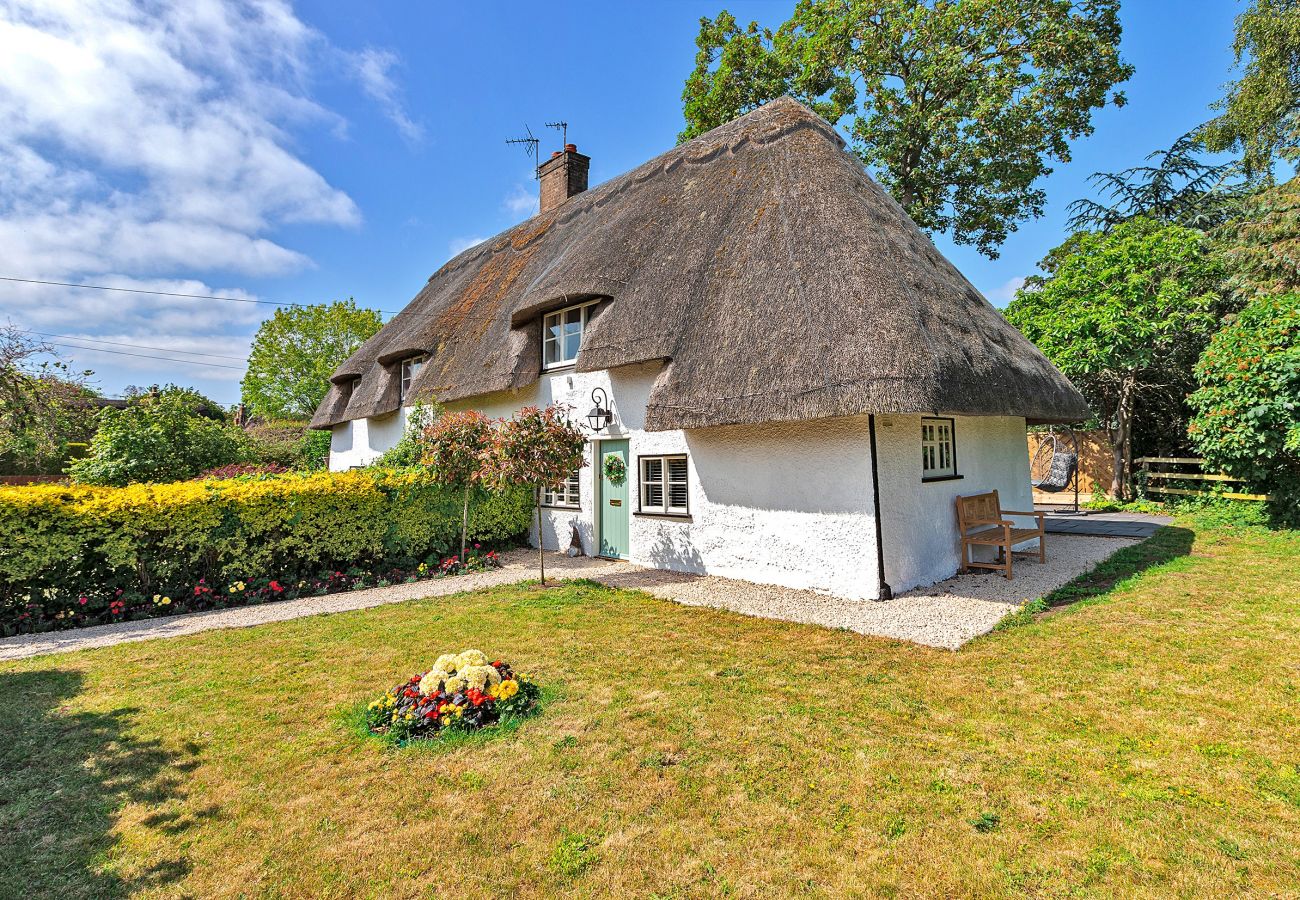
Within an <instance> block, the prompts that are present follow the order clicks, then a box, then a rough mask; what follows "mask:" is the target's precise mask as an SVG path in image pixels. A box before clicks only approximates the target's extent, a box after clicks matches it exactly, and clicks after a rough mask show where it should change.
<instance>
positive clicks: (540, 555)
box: [537, 503, 546, 586]
mask: <svg viewBox="0 0 1300 900" xmlns="http://www.w3.org/2000/svg"><path fill="white" fill-rule="evenodd" d="M537 567H538V568H539V569H541V572H542V585H543V586H545V584H546V547H545V546H544V544H543V541H542V507H541V504H540V503H539V504H538V505H537Z"/></svg>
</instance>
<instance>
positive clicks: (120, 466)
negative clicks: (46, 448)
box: [68, 386, 251, 487]
mask: <svg viewBox="0 0 1300 900" xmlns="http://www.w3.org/2000/svg"><path fill="white" fill-rule="evenodd" d="M196 398H199V395H197V394H195V393H194V392H193V391H188V390H186V389H183V388H175V387H173V386H169V387H168V388H166V389H163V390H161V391H158V392H157V393H149V394H143V395H141V396H139V397H138V398H136V400H135V401H134V402H133V403H131V405H129V406H127V407H126V408H125V409H111V408H110V409H105V410H102V411H101V412H100V414H99V430H98V431H97V432H96V433H95V436H94V438H93V439H92V440H91V442H90V448H89V451H88V452H87V455H86V456H85V457H84V458H83V459H80V460H77V461H76V462H74V463H73V464H72V465H71V466H69V467H68V474H69V475H71V476H72V478H73V480H74V481H78V482H81V483H82V484H99V485H116V486H119V487H120V486H122V485H126V484H131V483H134V482H142V481H154V482H162V481H178V480H182V479H185V478H193V477H194V476H195V475H198V474H199V473H200V472H205V471H207V470H208V469H214V468H216V467H217V466H224V465H228V464H230V463H236V462H245V461H248V460H249V459H250V456H251V451H250V446H249V442H248V440H247V438H246V437H245V435H244V433H243V432H242V431H240V430H239V429H238V428H235V427H232V426H228V425H226V424H225V423H224V422H221V421H216V420H215V419H213V418H210V417H209V416H208V415H204V414H202V413H201V411H200V410H201V409H203V408H205V407H204V403H203V401H202V400H201V399H196ZM218 409H219V407H218ZM217 414H219V413H217Z"/></svg>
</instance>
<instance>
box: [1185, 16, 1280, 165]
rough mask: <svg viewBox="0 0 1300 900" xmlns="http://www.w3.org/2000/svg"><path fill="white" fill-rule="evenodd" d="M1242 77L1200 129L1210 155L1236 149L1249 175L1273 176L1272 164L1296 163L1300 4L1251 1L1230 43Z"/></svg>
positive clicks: (1239, 17)
mask: <svg viewBox="0 0 1300 900" xmlns="http://www.w3.org/2000/svg"><path fill="white" fill-rule="evenodd" d="M1233 51H1234V52H1235V53H1236V57H1237V64H1238V65H1239V66H1241V64H1242V62H1243V61H1244V62H1245V65H1244V66H1242V75H1241V78H1239V79H1238V80H1237V81H1235V82H1233V83H1232V84H1230V85H1229V86H1228V92H1227V95H1226V96H1225V97H1224V98H1223V99H1222V100H1220V101H1219V102H1218V103H1217V104H1215V108H1216V109H1218V110H1219V111H1220V112H1219V115H1218V117H1216V118H1215V119H1213V120H1211V121H1210V122H1207V123H1206V124H1205V125H1204V126H1203V127H1202V130H1201V133H1202V137H1203V138H1204V140H1205V143H1206V145H1207V146H1208V147H1209V148H1210V149H1211V150H1238V151H1240V152H1241V154H1242V163H1243V165H1244V167H1245V169H1246V171H1247V173H1248V174H1251V175H1259V176H1262V177H1264V178H1266V179H1267V178H1270V177H1271V174H1272V173H1271V170H1272V167H1273V161H1274V159H1276V158H1278V157H1281V158H1282V159H1285V160H1287V161H1289V162H1296V161H1297V159H1300V146H1298V142H1297V133H1298V132H1300V0H1254V2H1253V3H1252V4H1251V6H1250V8H1249V9H1247V10H1246V11H1245V12H1243V13H1242V14H1241V15H1239V16H1238V17H1237V34H1236V39H1235V40H1234V41H1233Z"/></svg>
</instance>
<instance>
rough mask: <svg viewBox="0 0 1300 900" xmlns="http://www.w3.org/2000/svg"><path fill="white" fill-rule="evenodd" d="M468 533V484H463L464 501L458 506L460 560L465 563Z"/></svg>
mask: <svg viewBox="0 0 1300 900" xmlns="http://www.w3.org/2000/svg"><path fill="white" fill-rule="evenodd" d="M468 535H469V485H468V484H467V485H465V498H464V503H462V504H461V507H460V562H461V565H464V564H465V543H466V540H467V539H468Z"/></svg>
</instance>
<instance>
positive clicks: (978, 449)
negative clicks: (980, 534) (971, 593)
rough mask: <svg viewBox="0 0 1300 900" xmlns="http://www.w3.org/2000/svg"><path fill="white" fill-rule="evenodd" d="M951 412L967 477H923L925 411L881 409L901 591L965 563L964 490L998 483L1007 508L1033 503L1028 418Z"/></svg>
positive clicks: (894, 582) (890, 527) (985, 553)
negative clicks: (960, 512) (885, 412)
mask: <svg viewBox="0 0 1300 900" xmlns="http://www.w3.org/2000/svg"><path fill="white" fill-rule="evenodd" d="M951 418H952V419H953V430H954V433H955V435H956V443H957V474H959V475H960V476H961V478H959V479H955V480H951V481H931V482H922V481H921V417H920V416H877V417H876V447H877V450H878V451H879V453H880V507H881V510H882V518H881V531H882V533H883V535H884V544H885V580H886V581H887V582H888V583H889V586H890V587H891V588H892V589H893V591H894V592H895V593H899V592H901V591H905V590H908V589H910V588H914V587H917V586H919V585H928V584H933V583H934V582H936V581H942V580H943V579H945V578H949V577H951V576H952V575H953V573H954V572H956V571H957V568H958V566H960V565H961V544H960V543H959V542H958V538H957V505H956V498H957V497H958V496H960V495H965V494H980V493H983V492H985V491H991V490H996V491H997V492H998V499H999V501H1000V502H1001V503H1002V506H1003V507H1004V508H1006V509H1023V510H1030V509H1033V508H1034V503H1033V497H1032V495H1031V489H1030V486H1029V454H1028V453H1027V452H1026V451H1024V450H1022V449H1021V445H1022V444H1024V442H1025V420H1024V419H1019V418H1011V417H1000V416H998V417H995V416H954V417H951ZM1013 521H1015V522H1016V524H1017V525H1029V524H1030V523H1031V522H1032V521H1033V520H1032V519H1030V518H1026V517H1023V516H1022V517H1013ZM1036 546H1037V541H1030V542H1028V543H1026V544H1023V545H1018V546H1017V549H1019V550H1024V549H1029V548H1031V547H1036ZM1048 552H1049V553H1050V552H1051V547H1050V542H1049V546H1048ZM994 553H995V551H993V550H992V549H986V548H978V549H976V550H975V554H976V558H978V559H991V558H992V557H993V555H994ZM1030 565H1032V563H1030Z"/></svg>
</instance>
